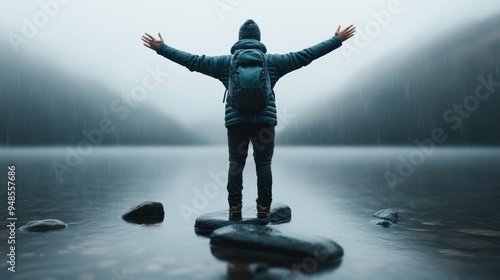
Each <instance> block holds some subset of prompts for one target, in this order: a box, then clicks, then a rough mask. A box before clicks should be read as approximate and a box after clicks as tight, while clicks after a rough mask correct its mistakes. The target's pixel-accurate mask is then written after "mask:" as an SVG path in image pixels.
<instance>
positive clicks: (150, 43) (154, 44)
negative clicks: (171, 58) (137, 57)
mask: <svg viewBox="0 0 500 280" xmlns="http://www.w3.org/2000/svg"><path fill="white" fill-rule="evenodd" d="M158 36H159V37H160V39H159V40H157V39H156V38H155V37H153V36H151V35H149V34H148V33H144V35H142V38H141V39H142V41H143V42H144V46H146V47H148V48H150V49H152V50H155V51H156V50H157V49H158V47H159V46H160V45H161V44H163V43H164V42H163V38H162V37H161V34H160V33H158Z"/></svg>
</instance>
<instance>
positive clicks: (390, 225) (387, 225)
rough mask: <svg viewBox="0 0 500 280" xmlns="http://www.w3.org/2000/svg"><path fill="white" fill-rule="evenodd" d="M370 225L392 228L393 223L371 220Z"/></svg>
mask: <svg viewBox="0 0 500 280" xmlns="http://www.w3.org/2000/svg"><path fill="white" fill-rule="evenodd" d="M372 223H374V224H376V225H377V226H382V227H385V228H388V227H392V226H393V225H394V224H393V223H391V222H389V221H386V220H372Z"/></svg>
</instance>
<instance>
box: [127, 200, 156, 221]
mask: <svg viewBox="0 0 500 280" xmlns="http://www.w3.org/2000/svg"><path fill="white" fill-rule="evenodd" d="M164 218H165V211H164V210H163V204H161V203H160V202H154V201H145V202H143V203H141V204H139V205H137V206H135V207H132V208H131V209H130V210H128V211H127V212H125V214H123V215H122V219H124V220H125V221H127V222H131V223H136V224H154V223H161V222H163V219H164Z"/></svg>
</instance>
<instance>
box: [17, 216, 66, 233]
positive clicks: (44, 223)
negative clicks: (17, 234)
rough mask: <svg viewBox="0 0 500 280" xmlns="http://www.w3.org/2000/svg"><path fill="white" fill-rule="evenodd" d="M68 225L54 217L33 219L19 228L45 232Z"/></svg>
mask: <svg viewBox="0 0 500 280" xmlns="http://www.w3.org/2000/svg"><path fill="white" fill-rule="evenodd" d="M67 227H68V225H67V224H65V223H64V222H62V221H60V220H56V219H45V220H34V221H30V222H28V223H26V224H25V225H24V226H22V227H20V228H19V230H22V231H29V232H45V231H52V230H60V229H65V228H67Z"/></svg>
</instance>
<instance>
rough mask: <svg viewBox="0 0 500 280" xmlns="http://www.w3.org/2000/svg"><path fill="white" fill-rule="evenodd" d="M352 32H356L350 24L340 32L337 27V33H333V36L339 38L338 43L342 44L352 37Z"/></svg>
mask: <svg viewBox="0 0 500 280" xmlns="http://www.w3.org/2000/svg"><path fill="white" fill-rule="evenodd" d="M354 32H356V27H354V26H353V25H352V24H351V25H349V26H348V27H347V28H345V29H342V30H340V25H339V28H337V32H335V36H337V37H339V39H340V41H342V42H344V41H345V40H347V39H349V38H351V37H352V36H354Z"/></svg>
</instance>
